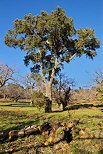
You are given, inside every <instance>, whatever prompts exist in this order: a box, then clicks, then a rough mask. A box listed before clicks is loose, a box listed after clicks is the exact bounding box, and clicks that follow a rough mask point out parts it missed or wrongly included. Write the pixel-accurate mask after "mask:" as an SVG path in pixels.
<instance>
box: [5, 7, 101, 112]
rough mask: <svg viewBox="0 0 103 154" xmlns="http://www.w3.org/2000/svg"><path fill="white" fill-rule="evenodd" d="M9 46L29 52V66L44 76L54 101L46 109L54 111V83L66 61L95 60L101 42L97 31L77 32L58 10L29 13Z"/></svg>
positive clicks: (17, 22)
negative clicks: (95, 33) (97, 36)
mask: <svg viewBox="0 0 103 154" xmlns="http://www.w3.org/2000/svg"><path fill="white" fill-rule="evenodd" d="M5 44H6V45H7V46H9V47H14V48H16V47H19V48H20V49H21V50H24V51H27V52H26V53H27V54H26V56H25V60H24V61H25V64H26V65H28V64H29V62H30V61H32V63H33V67H32V69H31V70H32V71H33V72H34V73H39V72H40V73H41V75H42V79H43V81H44V85H45V89H46V90H45V91H46V94H45V95H46V97H48V98H49V100H50V101H49V102H48V103H47V106H46V107H47V110H48V112H51V107H52V97H51V92H52V83H53V79H54V77H55V75H56V74H57V73H58V72H59V71H61V69H62V68H63V62H67V63H69V62H70V61H71V60H72V59H73V58H74V57H81V56H82V55H83V54H85V55H86V56H87V57H89V58H91V59H93V57H94V56H96V55H97V54H96V52H95V50H96V48H99V44H100V43H99V40H97V39H96V36H95V35H94V30H93V29H91V28H85V29H79V30H76V29H75V27H74V25H73V19H72V18H71V17H67V16H66V15H65V11H64V10H62V9H61V8H59V7H58V8H57V9H56V10H54V11H52V13H51V14H48V13H47V12H45V11H41V14H40V15H36V16H32V15H31V14H29V15H25V16H24V19H16V20H15V21H14V28H13V30H9V31H8V34H7V35H6V37H5Z"/></svg>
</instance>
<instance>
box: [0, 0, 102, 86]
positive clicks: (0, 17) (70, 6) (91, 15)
mask: <svg viewBox="0 0 103 154" xmlns="http://www.w3.org/2000/svg"><path fill="white" fill-rule="evenodd" d="M57 6H60V7H62V9H64V10H65V11H66V15H67V16H68V17H72V18H73V19H74V25H75V27H76V28H77V29H79V28H86V27H90V28H93V29H95V34H96V36H97V38H98V39H99V40H100V41H101V48H100V49H98V50H97V53H98V56H97V57H95V59H94V61H92V60H90V59H86V58H85V56H83V57H81V58H80V59H79V58H75V59H74V60H73V61H71V62H70V63H69V64H66V65H65V69H64V70H63V72H64V73H65V74H66V75H68V76H69V77H71V78H74V79H75V80H76V82H77V86H76V87H80V86H86V85H88V84H89V83H90V82H91V79H92V77H93V74H94V73H95V71H97V70H98V69H99V70H101V71H103V45H102V42H103V37H102V35H103V28H102V27H103V19H102V18H103V11H102V10H103V0H17V1H15V0H0V26H1V27H0V61H2V62H4V63H7V64H8V65H13V66H15V67H16V69H17V70H18V71H19V72H20V74H21V75H23V74H26V73H28V72H29V68H27V67H26V66H25V65H24V62H23V58H24V55H25V52H24V51H20V50H19V49H16V50H15V49H13V48H9V47H7V46H6V45H5V44H4V37H5V35H6V33H7V31H8V29H12V27H13V21H14V20H15V19H16V18H19V19H23V16H24V15H25V14H28V13H32V15H36V14H38V15H39V14H40V11H41V10H45V11H47V12H48V13H51V11H52V10H55V8H56V7H57Z"/></svg>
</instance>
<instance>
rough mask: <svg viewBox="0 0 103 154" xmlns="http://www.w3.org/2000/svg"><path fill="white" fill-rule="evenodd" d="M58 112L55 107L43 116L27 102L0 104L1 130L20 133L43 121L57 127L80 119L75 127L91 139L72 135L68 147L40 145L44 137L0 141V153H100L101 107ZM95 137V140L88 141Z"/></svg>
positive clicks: (42, 111) (101, 140)
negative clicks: (60, 123) (7, 151)
mask: <svg viewBox="0 0 103 154" xmlns="http://www.w3.org/2000/svg"><path fill="white" fill-rule="evenodd" d="M101 109H102V110H101ZM57 111H58V112H57ZM59 111H60V110H59V109H58V106H57V105H55V104H54V105H53V112H52V113H44V110H43V109H41V110H38V109H37V108H36V107H31V106H30V105H29V102H25V101H24V102H17V103H14V102H11V101H0V130H4V131H5V132H9V131H10V130H20V129H23V128H24V127H25V126H29V125H36V126H37V125H41V124H43V123H44V122H46V121H48V122H50V123H51V124H56V123H57V122H58V121H69V120H80V123H79V124H78V126H77V127H78V128H86V132H87V133H88V134H89V136H90V138H85V139H78V138H76V135H75V134H74V136H73V137H74V139H73V141H72V142H71V143H69V144H67V143H66V142H65V141H61V142H59V143H58V144H54V145H53V146H46V147H44V146H42V144H43V143H44V142H45V137H43V136H39V135H36V136H34V135H31V136H29V137H25V138H18V139H17V140H15V141H12V142H9V141H8V140H6V141H5V142H1V144H0V154H2V153H5V151H6V150H7V149H9V150H10V149H11V150H13V151H14V153H15V154H16V153H17V154H23V153H30V154H35V153H37V152H38V151H39V153H45V154H47V153H48V154H49V153H53V154H55V153H56V154H60V153H61V154H67V153H70V154H91V153H93V154H102V152H103V151H102V150H103V149H102V142H103V139H99V136H100V137H101V138H103V133H102V132H103V112H102V111H103V107H97V108H95V109H92V108H91V109H88V108H79V109H78V110H69V111H64V112H59ZM94 134H95V137H94V138H91V136H92V137H93V135H94Z"/></svg>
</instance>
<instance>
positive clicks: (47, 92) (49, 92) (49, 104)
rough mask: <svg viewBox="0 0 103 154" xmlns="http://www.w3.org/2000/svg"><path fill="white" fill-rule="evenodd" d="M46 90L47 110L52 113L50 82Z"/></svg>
mask: <svg viewBox="0 0 103 154" xmlns="http://www.w3.org/2000/svg"><path fill="white" fill-rule="evenodd" d="M45 90H46V97H47V98H48V99H47V100H46V105H45V112H46V113H50V112H52V85H51V84H50V83H46V84H45Z"/></svg>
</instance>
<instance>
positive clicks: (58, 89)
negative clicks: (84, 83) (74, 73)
mask: <svg viewBox="0 0 103 154" xmlns="http://www.w3.org/2000/svg"><path fill="white" fill-rule="evenodd" d="M73 86H75V81H74V80H73V79H71V78H68V77H67V76H65V75H64V74H61V73H60V74H59V75H58V78H57V80H56V81H55V82H54V98H55V100H56V101H57V103H58V105H60V104H61V105H62V109H63V110H65V108H66V106H67V105H68V103H69V102H70V97H71V90H72V88H73Z"/></svg>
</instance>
